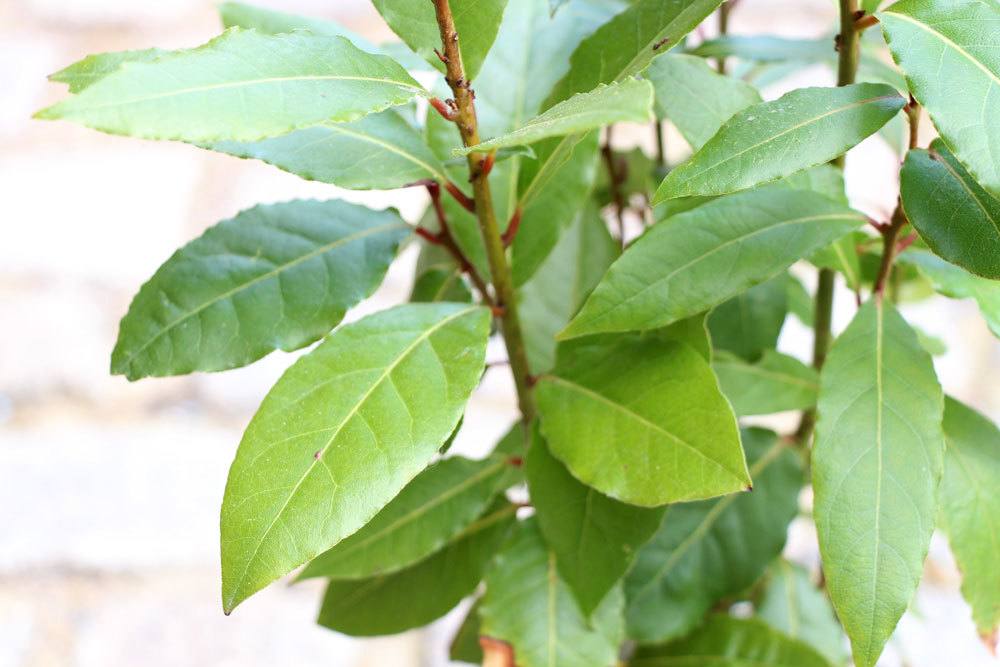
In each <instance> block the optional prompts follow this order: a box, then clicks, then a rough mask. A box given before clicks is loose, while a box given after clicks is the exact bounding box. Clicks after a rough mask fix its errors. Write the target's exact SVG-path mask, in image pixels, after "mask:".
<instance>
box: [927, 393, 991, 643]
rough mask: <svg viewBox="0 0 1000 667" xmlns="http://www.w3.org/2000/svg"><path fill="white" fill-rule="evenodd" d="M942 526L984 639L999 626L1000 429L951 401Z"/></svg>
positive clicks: (948, 401)
mask: <svg viewBox="0 0 1000 667" xmlns="http://www.w3.org/2000/svg"><path fill="white" fill-rule="evenodd" d="M944 438H945V442H946V443H947V449H946V450H945V454H944V477H943V478H942V480H941V509H940V512H939V517H940V522H941V525H942V526H943V528H944V530H945V532H946V533H947V534H948V541H949V543H950V544H951V550H952V551H953V552H954V553H955V560H957V561H958V567H959V569H960V570H961V571H962V595H964V596H965V599H966V601H968V603H969V605H970V606H971V607H972V617H973V619H974V620H975V621H976V627H978V628H979V632H980V633H981V634H982V635H983V636H987V635H989V634H990V633H992V632H995V631H996V628H997V626H998V625H1000V568H997V554H998V553H1000V497H998V496H997V493H996V490H997V489H998V488H1000V429H997V427H996V425H995V424H994V423H993V422H991V421H990V420H989V419H987V418H986V417H984V416H983V415H981V414H979V413H978V412H976V411H975V410H973V409H971V408H969V407H967V406H965V405H963V404H962V403H959V402H958V401H956V400H955V399H953V398H947V399H946V400H945V405H944Z"/></svg>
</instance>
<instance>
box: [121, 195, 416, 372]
mask: <svg viewBox="0 0 1000 667" xmlns="http://www.w3.org/2000/svg"><path fill="white" fill-rule="evenodd" d="M408 233H409V227H408V226H407V225H406V223H404V222H403V221H402V219H400V217H399V216H398V215H397V214H396V213H395V212H393V211H372V210H370V209H367V208H364V207H363V206H358V205H355V204H348V203H346V202H341V201H335V200H334V201H326V202H320V201H304V200H300V201H292V202H287V203H284V204H274V205H270V206H257V207H254V208H251V209H248V210H246V211H243V212H242V213H240V214H239V215H237V216H236V217H235V218H232V219H231V220H225V221H223V222H220V223H219V224H217V225H215V226H214V227H212V228H210V229H209V230H208V231H207V232H205V234H204V235H203V236H201V237H200V238H197V239H195V240H194V241H192V242H190V243H188V244H187V245H186V246H184V247H183V248H181V249H180V250H178V251H177V252H176V253H174V255H173V256H172V257H171V258H170V259H168V260H167V261H166V263H164V264H163V266H161V267H160V268H159V269H158V270H157V272H156V273H155V274H154V275H153V277H152V278H150V280H149V282H147V283H146V284H145V285H143V286H142V289H141V290H139V293H138V294H137V295H136V297H135V299H134V300H133V301H132V305H131V306H130V307H129V311H128V314H127V315H125V317H124V318H123V319H122V322H121V328H120V330H119V333H118V342H117V343H116V345H115V349H114V352H113V353H112V355H111V372H112V373H116V374H120V375H125V376H126V377H128V378H129V379H130V380H135V379H138V378H141V377H147V376H162V375H179V374H183V373H190V372H192V371H218V370H225V369H227V368H235V367H237V366H244V365H246V364H248V363H250V362H253V361H256V360H257V359H260V358H261V357H263V356H264V355H265V354H267V353H268V352H271V351H272V350H274V349H281V350H295V349H298V348H300V347H303V346H305V345H308V344H309V343H312V342H313V341H315V340H317V339H319V338H320V337H322V336H323V335H325V334H326V333H327V332H329V331H330V329H332V328H333V327H334V326H335V325H336V324H337V323H338V322H340V320H341V318H343V316H344V312H345V311H346V310H347V309H348V308H350V307H351V306H353V305H355V304H356V303H358V302H359V301H361V300H362V299H364V298H365V297H367V296H368V295H370V294H371V293H372V292H373V291H374V290H375V288H376V287H378V285H379V283H381V282H382V278H383V276H384V275H385V272H386V269H387V268H388V267H389V264H390V262H392V259H393V258H394V257H395V255H396V248H397V247H398V246H399V243H400V242H401V241H402V240H403V239H404V238H405V237H406V236H407V234H408Z"/></svg>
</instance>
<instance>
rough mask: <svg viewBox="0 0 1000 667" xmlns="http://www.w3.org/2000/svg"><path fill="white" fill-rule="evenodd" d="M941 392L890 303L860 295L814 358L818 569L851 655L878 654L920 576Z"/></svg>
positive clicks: (932, 505) (934, 481)
mask: <svg viewBox="0 0 1000 667" xmlns="http://www.w3.org/2000/svg"><path fill="white" fill-rule="evenodd" d="M943 404H944V399H943V397H942V394H941V386H940V385H939V384H938V381H937V377H936V376H935V375H934V366H933V365H932V363H931V358H930V355H929V354H927V352H925V351H924V350H923V348H921V347H920V344H919V343H918V342H917V337H916V335H914V333H913V331H912V330H911V329H910V328H909V326H908V325H907V324H906V322H905V321H904V320H903V318H902V317H900V315H899V313H897V312H896V310H895V309H894V308H893V307H892V305H890V304H888V303H885V302H882V301H879V300H872V301H869V302H868V303H866V304H865V305H864V306H863V307H862V308H861V309H860V310H859V311H858V313H857V315H855V317H854V320H853V321H852V322H851V324H850V326H848V328H847V330H846V331H844V333H842V334H841V335H840V337H839V338H837V340H836V342H835V343H834V344H833V348H832V349H831V350H830V355H829V357H828V358H827V360H826V364H825V365H824V366H823V373H822V376H821V384H820V392H819V404H818V407H817V412H818V415H819V419H818V422H817V425H816V444H815V446H814V448H813V455H812V479H813V488H814V491H815V510H814V514H815V517H816V529H817V532H818V534H819V546H820V552H821V553H822V556H823V572H824V574H825V576H826V583H827V590H829V592H830V598H831V600H832V601H833V605H834V607H835V608H836V609H837V614H838V615H839V616H840V620H841V622H842V623H843V624H844V629H845V630H846V631H847V635H848V636H849V637H850V638H851V645H852V648H853V653H854V662H855V664H856V665H858V667H872V666H873V665H874V664H875V662H876V661H877V660H878V657H879V655H880V654H881V653H882V648H883V647H884V645H885V642H886V641H887V640H888V639H889V636H890V635H891V634H892V631H893V629H894V628H895V627H896V623H897V622H898V621H899V618H900V617H901V616H902V615H903V612H904V611H906V607H907V606H908V605H909V603H910V599H911V598H912V597H913V594H914V592H915V591H916V589H917V584H918V583H919V582H920V575H921V573H922V571H923V563H924V557H925V556H926V555H927V546H928V544H929V543H930V539H931V532H932V531H933V530H934V512H935V509H936V507H937V486H938V482H939V481H940V479H941V470H942V466H943V456H944V439H943V436H942V434H941V415H942V410H943Z"/></svg>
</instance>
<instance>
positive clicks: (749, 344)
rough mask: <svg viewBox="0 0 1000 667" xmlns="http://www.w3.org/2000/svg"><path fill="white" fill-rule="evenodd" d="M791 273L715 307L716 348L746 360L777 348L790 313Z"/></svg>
mask: <svg viewBox="0 0 1000 667" xmlns="http://www.w3.org/2000/svg"><path fill="white" fill-rule="evenodd" d="M787 281H788V275H787V274H779V275H777V276H775V277H774V278H771V279H770V280H768V281H766V282H763V283H761V284H759V285H754V286H753V287H751V288H750V289H748V290H747V291H745V292H743V293H741V294H737V295H736V296H734V297H733V298H732V299H730V300H729V301H726V302H725V303H721V304H719V305H718V306H716V307H715V309H714V310H712V312H711V313H710V314H709V316H708V330H709V332H710V333H711V334H712V347H713V348H715V349H716V350H728V351H730V352H732V353H734V354H737V355H739V356H741V357H743V358H744V359H747V360H749V361H753V360H755V359H759V358H760V355H761V354H763V353H764V351H765V350H773V349H774V348H775V346H776V345H777V343H778V335H779V334H780V333H781V327H782V326H783V325H784V324H785V316H786V315H787V314H788V289H787V287H786V283H787Z"/></svg>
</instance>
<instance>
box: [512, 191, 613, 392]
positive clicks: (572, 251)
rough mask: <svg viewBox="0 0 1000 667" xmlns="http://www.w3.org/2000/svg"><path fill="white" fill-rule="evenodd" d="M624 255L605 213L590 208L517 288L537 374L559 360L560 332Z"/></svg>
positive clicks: (592, 207) (532, 360) (531, 358)
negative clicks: (557, 345) (615, 262)
mask: <svg viewBox="0 0 1000 667" xmlns="http://www.w3.org/2000/svg"><path fill="white" fill-rule="evenodd" d="M619 252H620V249H619V246H618V243H617V242H616V241H615V240H614V239H612V238H611V235H610V234H609V233H608V228H607V226H606V225H605V224H604V220H603V219H602V218H601V215H600V212H599V211H598V210H597V209H596V208H595V207H594V206H593V205H592V204H588V205H587V206H586V208H584V209H583V210H582V211H581V212H580V214H579V215H578V216H577V218H576V219H575V220H574V221H573V222H572V223H571V224H570V227H569V229H567V230H566V233H564V234H563V235H562V237H561V238H560V239H559V242H558V244H557V245H556V247H555V248H554V249H553V250H552V253H551V254H550V255H549V256H548V257H547V258H546V259H545V261H544V262H543V263H542V265H541V266H540V267H539V269H538V271H537V272H536V273H535V275H534V276H532V278H531V280H529V281H528V282H526V283H525V284H524V285H522V286H521V287H520V289H519V290H518V312H519V315H520V318H521V323H522V325H523V336H524V344H525V347H526V348H527V353H528V361H529V362H530V363H531V369H532V372H533V373H535V374H539V373H544V372H546V371H548V370H549V369H550V368H552V366H553V364H555V360H556V338H555V336H556V334H557V333H558V332H559V330H560V329H562V328H563V327H564V326H566V324H567V323H568V322H569V320H570V318H571V317H573V314H574V313H576V311H577V310H578V309H579V308H580V306H581V305H583V301H584V299H586V298H587V295H588V294H589V293H590V291H591V290H592V289H594V286H595V285H596V284H597V283H598V281H600V279H601V276H603V275H604V272H605V271H607V269H608V267H609V266H611V263H612V262H613V261H614V260H615V258H616V257H617V256H618V254H619Z"/></svg>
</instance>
